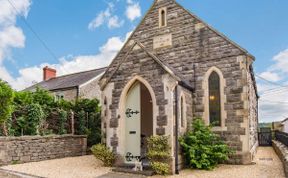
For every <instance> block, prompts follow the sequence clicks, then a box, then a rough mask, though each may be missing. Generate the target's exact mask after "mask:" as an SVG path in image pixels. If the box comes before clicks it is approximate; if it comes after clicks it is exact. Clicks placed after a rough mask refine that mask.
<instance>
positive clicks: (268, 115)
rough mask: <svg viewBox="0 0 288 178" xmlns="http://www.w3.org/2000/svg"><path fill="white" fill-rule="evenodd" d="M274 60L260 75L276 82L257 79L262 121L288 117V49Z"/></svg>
mask: <svg viewBox="0 0 288 178" xmlns="http://www.w3.org/2000/svg"><path fill="white" fill-rule="evenodd" d="M273 62H274V63H273V64H272V65H271V66H270V67H269V68H267V70H266V71H264V72H262V73H261V74H259V75H260V76H261V77H262V78H264V79H266V80H268V81H271V82H274V83H275V84H272V83H271V82H270V83H269V82H266V81H265V80H262V79H258V80H257V85H258V91H259V94H260V100H259V119H260V121H261V122H264V121H265V122H271V121H280V120H283V119H284V118H285V117H288V110H287V108H288V87H285V86H288V79H287V78H285V77H286V76H287V74H288V69H287V66H288V49H286V50H283V51H281V52H279V53H278V54H277V55H275V56H274V57H273ZM276 83H277V84H278V85H277V84H276ZM281 86H284V87H281Z"/></svg>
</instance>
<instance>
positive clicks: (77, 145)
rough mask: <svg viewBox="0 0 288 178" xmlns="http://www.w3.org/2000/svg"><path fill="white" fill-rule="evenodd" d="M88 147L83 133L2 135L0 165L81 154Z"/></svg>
mask: <svg viewBox="0 0 288 178" xmlns="http://www.w3.org/2000/svg"><path fill="white" fill-rule="evenodd" d="M86 149H87V137H86V136H81V135H62V136H58V135H57V136H55V135H53V136H24V137H0V165H7V164H16V163H26V162H34V161H42V160H48V159H55V158H63V157H70V156H81V155H85V154H86Z"/></svg>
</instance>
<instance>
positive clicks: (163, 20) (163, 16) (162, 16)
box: [161, 10, 166, 27]
mask: <svg viewBox="0 0 288 178" xmlns="http://www.w3.org/2000/svg"><path fill="white" fill-rule="evenodd" d="M165 21H166V20H165V10H162V11H161V26H162V27H163V26H165Z"/></svg>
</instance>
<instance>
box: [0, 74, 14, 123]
mask: <svg viewBox="0 0 288 178" xmlns="http://www.w3.org/2000/svg"><path fill="white" fill-rule="evenodd" d="M13 98H14V91H13V90H12V89H11V87H10V86H9V85H8V84H7V83H6V82H4V81H3V80H1V79H0V101H1V102H0V124H3V123H4V122H5V121H6V120H7V119H8V118H9V117H11V113H12V112H13V105H12V104H13Z"/></svg>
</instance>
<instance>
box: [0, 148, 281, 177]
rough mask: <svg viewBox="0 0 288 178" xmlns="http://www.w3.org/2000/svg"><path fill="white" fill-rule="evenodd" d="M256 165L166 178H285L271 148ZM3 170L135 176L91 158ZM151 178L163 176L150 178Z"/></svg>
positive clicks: (48, 174) (263, 151)
mask: <svg viewBox="0 0 288 178" xmlns="http://www.w3.org/2000/svg"><path fill="white" fill-rule="evenodd" d="M255 163H256V164H254V165H220V166H219V167H217V168H216V169H214V170H213V171H200V170H183V171H181V172H180V175H173V176H167V177H165V178H203V177H205V178H285V176H284V171H283V165H282V163H281V161H280V160H279V158H278V157H277V155H276V154H275V152H274V150H273V148H272V147H259V148H258V152H257V155H256V158H255ZM2 168H3V169H6V170H12V171H17V172H23V173H26V174H31V175H36V176H40V177H47V178H96V177H102V178H110V177H111V178H126V177H127V178H131V177H133V176H134V175H129V174H128V175H127V174H118V173H111V169H109V168H104V167H102V166H101V163H100V162H99V161H97V160H96V159H95V158H94V156H81V157H73V158H63V159H56V160H49V161H41V162H34V163H26V164H19V165H10V166H5V167H2ZM1 176H2V175H1V171H0V177H1ZM9 178H10V177H9ZM11 178H14V177H11ZM153 178H162V177H161V176H153ZM163 178H164V177H163Z"/></svg>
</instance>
